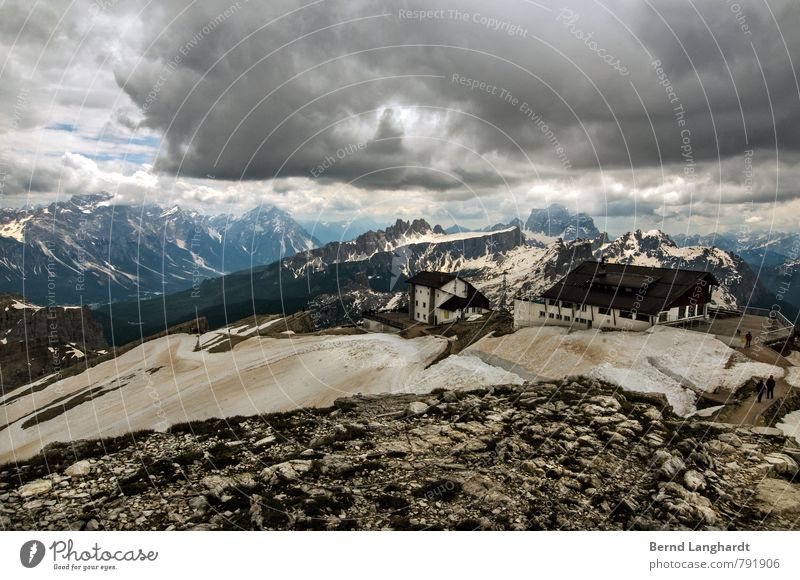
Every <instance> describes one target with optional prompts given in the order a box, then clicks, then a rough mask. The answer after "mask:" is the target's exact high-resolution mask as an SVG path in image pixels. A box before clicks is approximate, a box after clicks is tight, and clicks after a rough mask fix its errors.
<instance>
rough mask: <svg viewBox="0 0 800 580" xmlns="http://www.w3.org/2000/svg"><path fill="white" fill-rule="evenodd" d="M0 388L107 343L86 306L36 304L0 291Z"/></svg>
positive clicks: (29, 378)
mask: <svg viewBox="0 0 800 580" xmlns="http://www.w3.org/2000/svg"><path fill="white" fill-rule="evenodd" d="M0 340H2V344H0V368H2V373H3V374H2V378H3V380H2V385H0V392H3V391H8V390H10V389H11V388H14V387H17V386H20V385H23V384H26V383H29V382H31V381H33V380H36V379H37V378H39V377H40V376H42V375H45V374H50V373H54V372H59V371H60V370H63V369H65V368H67V367H70V366H72V365H74V364H76V363H78V362H85V360H86V358H87V357H92V356H93V355H95V354H97V352H98V351H101V350H104V349H105V348H106V347H107V344H106V341H105V339H104V338H103V331H102V328H101V326H100V325H99V324H98V323H97V322H96V321H95V320H94V319H93V318H92V314H91V311H90V310H89V308H88V307H83V308H79V307H72V308H65V307H61V306H50V307H39V306H35V305H32V304H30V303H28V302H25V301H24V299H23V298H22V297H21V296H17V295H14V294H3V295H0Z"/></svg>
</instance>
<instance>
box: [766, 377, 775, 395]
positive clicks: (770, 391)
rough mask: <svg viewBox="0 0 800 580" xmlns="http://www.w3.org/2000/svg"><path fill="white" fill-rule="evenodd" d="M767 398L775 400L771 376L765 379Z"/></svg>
mask: <svg viewBox="0 0 800 580" xmlns="http://www.w3.org/2000/svg"><path fill="white" fill-rule="evenodd" d="M767 398H768V399H774V398H775V379H774V378H772V375H770V376H769V378H768V379H767Z"/></svg>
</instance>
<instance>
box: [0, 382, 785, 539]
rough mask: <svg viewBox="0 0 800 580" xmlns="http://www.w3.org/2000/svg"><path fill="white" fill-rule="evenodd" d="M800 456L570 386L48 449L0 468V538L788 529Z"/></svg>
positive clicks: (587, 385)
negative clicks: (35, 533) (11, 533)
mask: <svg viewBox="0 0 800 580" xmlns="http://www.w3.org/2000/svg"><path fill="white" fill-rule="evenodd" d="M798 461H800V448H798V446H797V444H796V443H795V442H794V440H791V439H786V438H785V437H784V436H783V435H782V433H781V432H780V431H778V430H777V429H772V428H769V427H735V426H733V425H726V424H721V423H712V422H708V421H705V420H702V419H700V418H693V417H690V418H681V417H678V416H676V415H674V414H673V413H672V412H671V411H670V407H669V405H668V404H667V403H666V400H665V399H664V398H663V397H662V396H660V395H651V394H639V393H631V392H622V391H621V390H619V389H618V388H616V387H614V386H612V385H609V384H607V383H604V382H602V381H598V380H590V379H586V378H580V377H578V378H574V377H571V378H568V379H565V380H563V381H560V382H557V383H553V382H538V383H527V384H524V385H514V386H497V387H491V388H484V389H479V390H471V391H448V390H439V391H434V392H433V393H431V394H426V395H409V394H394V395H373V396H361V397H359V396H356V397H350V398H342V399H337V400H336V401H335V404H334V405H333V406H331V407H328V408H322V409H303V410H297V411H293V412H289V413H278V414H269V415H260V416H252V417H237V418H232V419H228V420H207V421H202V422H194V423H187V424H182V425H177V426H173V427H171V428H170V429H169V430H168V431H166V432H136V433H132V434H129V435H126V436H124V437H118V438H113V439H104V440H96V441H74V442H72V443H56V444H52V445H50V446H48V447H47V448H45V450H44V452H43V453H41V454H39V455H37V456H36V457H34V458H32V459H31V460H29V461H25V462H22V463H18V464H7V465H5V466H1V467H0V529H6V530H8V529H13V530H22V529H25V530H47V529H52V530H63V529H73V530H164V529H166V530H173V529H177V530H192V529H195V530H196V529H214V530H218V529H219V530H222V529H228V530H236V529H272V530H287V529H288V530H306V529H315V530H349V529H359V530H382V529H392V530H442V529H445V530H664V529H669V530H743V529H747V530H791V529H796V528H797V527H798V525H799V523H800V521H799V520H798V518H799V517H800V490H798V486H797V485H796V483H793V482H795V481H796V478H797V473H798Z"/></svg>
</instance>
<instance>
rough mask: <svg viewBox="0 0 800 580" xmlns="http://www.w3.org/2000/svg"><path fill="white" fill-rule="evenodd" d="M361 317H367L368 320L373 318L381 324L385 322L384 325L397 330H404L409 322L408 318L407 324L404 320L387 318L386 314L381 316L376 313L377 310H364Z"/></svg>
mask: <svg viewBox="0 0 800 580" xmlns="http://www.w3.org/2000/svg"><path fill="white" fill-rule="evenodd" d="M361 317H362V318H367V319H369V320H374V321H375V322H380V323H381V324H385V325H386V326H391V327H392V328H397V329H399V330H404V329H405V328H407V327H408V326H410V324H411V322H412V321H411V320H409V321H408V322H409V323H408V324H406V323H405V322H403V321H401V320H398V319H396V318H388V317H386V316H381V315H380V314H378V311H377V310H365V311H364V312H362V313H361Z"/></svg>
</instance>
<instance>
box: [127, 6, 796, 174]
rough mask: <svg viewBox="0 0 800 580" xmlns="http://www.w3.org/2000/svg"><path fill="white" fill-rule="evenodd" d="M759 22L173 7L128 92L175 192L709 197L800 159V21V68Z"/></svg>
mask: <svg viewBox="0 0 800 580" xmlns="http://www.w3.org/2000/svg"><path fill="white" fill-rule="evenodd" d="M739 5H740V6H741V10H739V12H735V11H733V10H732V9H731V7H730V6H731V5H730V4H729V3H726V2H722V1H713V0H706V1H704V2H699V3H698V2H695V3H694V5H693V4H692V3H688V2H671V1H670V2H666V1H661V2H655V3H652V4H648V3H643V2H638V1H637V2H633V1H628V0H623V1H620V2H614V3H609V4H608V6H607V8H604V7H603V6H601V5H599V4H596V3H593V2H588V1H586V2H565V3H564V5H549V6H548V8H547V9H542V8H539V7H536V6H535V5H532V4H529V3H525V2H521V1H520V2H507V3H503V4H502V5H499V4H498V3H493V4H488V3H486V2H464V1H459V2H454V1H451V2H443V3H441V4H437V5H436V6H433V5H431V4H430V3H427V2H425V3H422V2H420V3H415V2H375V1H373V2H369V1H367V2H352V1H348V2H343V1H341V2H335V1H331V2H325V3H322V4H319V5H315V6H311V7H308V8H305V9H301V10H298V11H296V12H294V13H291V11H292V10H296V9H297V8H298V7H299V6H300V4H299V3H291V2H281V3H279V4H275V5H273V4H270V5H269V7H267V6H265V5H262V4H261V3H259V4H255V3H246V2H234V3H230V2H228V1H227V0H220V1H215V2H204V3H202V4H201V3H197V4H194V5H192V9H191V10H188V11H185V12H182V13H181V9H182V8H183V7H184V6H185V5H184V4H183V3H182V2H180V3H178V2H175V3H170V2H166V3H158V4H157V5H154V6H152V7H148V9H147V10H146V11H145V13H144V14H143V16H142V20H143V21H144V22H147V23H148V27H147V28H146V30H147V33H146V36H145V37H144V38H141V39H139V41H138V43H137V45H136V46H135V47H134V49H135V50H133V51H132V53H131V55H130V56H129V58H128V59H126V60H125V61H124V62H123V63H121V64H120V65H119V66H118V67H117V69H116V78H117V82H118V84H119V85H120V86H121V87H123V88H124V90H125V91H126V92H127V93H128V94H129V95H130V97H131V98H132V99H133V101H134V102H135V103H136V104H138V105H139V107H140V108H141V110H142V112H143V114H144V124H145V125H146V126H148V127H151V128H153V129H156V130H159V131H162V132H163V133H164V134H165V136H166V146H165V149H164V150H162V151H161V153H160V155H159V157H158V160H157V164H156V167H157V168H158V169H159V170H162V171H166V172H169V173H182V174H186V175H190V176H200V177H202V176H207V175H214V176H215V177H217V178H226V179H234V180H236V179H264V178H271V177H276V176H278V177H290V176H310V175H313V170H314V169H315V168H318V167H319V166H320V165H323V164H325V163H324V161H325V160H326V159H328V158H331V157H333V158H334V159H335V161H334V162H333V163H329V164H327V165H328V166H327V167H325V169H324V171H321V172H319V175H315V177H319V178H320V179H324V180H340V181H345V182H350V181H353V180H355V181H354V183H356V184H358V185H359V186H361V187H365V188H369V187H388V188H403V187H422V188H429V189H433V190H444V189H449V188H462V187H463V186H462V185H461V183H460V182H461V181H462V180H463V181H469V180H472V179H475V178H476V177H478V178H480V179H481V181H480V185H483V184H484V183H485V181H486V180H488V181H489V182H492V183H494V184H502V183H503V181H504V178H505V179H506V180H509V181H511V182H517V181H518V178H519V177H520V175H526V176H527V177H529V178H533V177H535V176H536V171H537V170H541V169H544V168H546V167H548V166H549V167H554V166H555V167H558V166H561V167H562V168H564V169H581V168H583V169H588V168H603V169H608V168H619V167H626V166H629V165H631V164H632V165H633V166H634V167H648V166H658V165H659V164H660V163H662V162H663V163H667V164H677V166H678V167H679V168H683V169H685V170H686V171H687V176H688V177H689V178H690V179H691V178H692V175H691V170H692V167H691V165H692V164H693V163H697V162H701V161H706V160H710V161H714V160H716V159H717V158H718V157H719V158H723V159H724V158H728V157H731V156H737V155H741V154H742V152H743V151H744V150H746V149H763V150H767V151H768V150H770V149H772V150H774V149H775V142H776V139H777V143H778V147H779V148H780V149H783V150H794V149H797V148H798V146H800V143H798V139H800V137H798V133H797V131H793V130H792V127H797V126H798V125H799V124H800V97H799V96H798V94H797V88H796V85H795V77H794V75H793V71H792V67H791V64H792V63H791V60H790V57H794V58H795V59H797V60H798V62H800V47H799V46H798V42H799V40H798V36H800V22H798V18H799V17H800V10H798V7H797V6H796V4H795V5H793V4H792V3H790V2H788V1H787V2H771V3H770V6H771V9H772V12H773V13H774V14H775V17H776V19H777V20H778V23H779V24H780V26H781V31H782V32H783V37H784V39H785V42H786V43H787V45H788V53H787V49H786V48H785V47H784V45H783V40H782V39H781V36H780V34H778V29H777V27H776V23H775V22H774V21H773V20H772V16H771V15H770V13H769V11H768V10H767V9H766V8H765V5H764V4H762V3H756V2H741V3H739V4H737V6H739ZM695 6H696V11H695ZM451 9H453V10H454V9H458V10H459V11H460V12H459V13H455V12H451V11H450V10H451ZM413 10H438V12H433V13H429V14H428V16H429V17H428V18H422V19H420V18H415V16H419V15H418V14H415V13H413V12H410V11H413ZM617 18H618V19H619V21H617ZM274 19H278V20H277V21H276V22H273V23H272V24H268V23H269V22H270V21H272V20H274ZM706 26H708V29H707V28H706ZM401 45H402V46H401ZM654 61H660V63H661V64H660V66H658V65H657V64H654ZM759 61H760V62H759ZM759 64H760V66H759ZM760 67H761V68H760ZM762 71H763V73H762ZM762 74H763V78H762ZM764 81H766V82H764ZM637 93H638V94H637ZM640 99H641V100H640ZM773 115H774V118H775V122H774V123H773ZM356 145H357V146H358V147H357V150H356V151H355V152H351V153H347V154H345V155H343V156H342V155H339V154H337V152H340V150H341V149H342V148H348V147H353V146H356ZM492 155H497V156H500V157H502V158H503V159H504V163H503V167H502V172H501V173H498V172H497V171H496V170H493V168H492V167H490V166H489V164H488V163H487V161H486V160H482V159H481V158H480V156H492ZM396 166H424V167H431V168H432V170H427V171H426V170H419V169H408V168H405V169H386V168H389V167H396ZM680 170H681V169H679V171H680ZM506 172H507V175H506ZM447 173H450V174H452V177H448V176H447Z"/></svg>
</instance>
